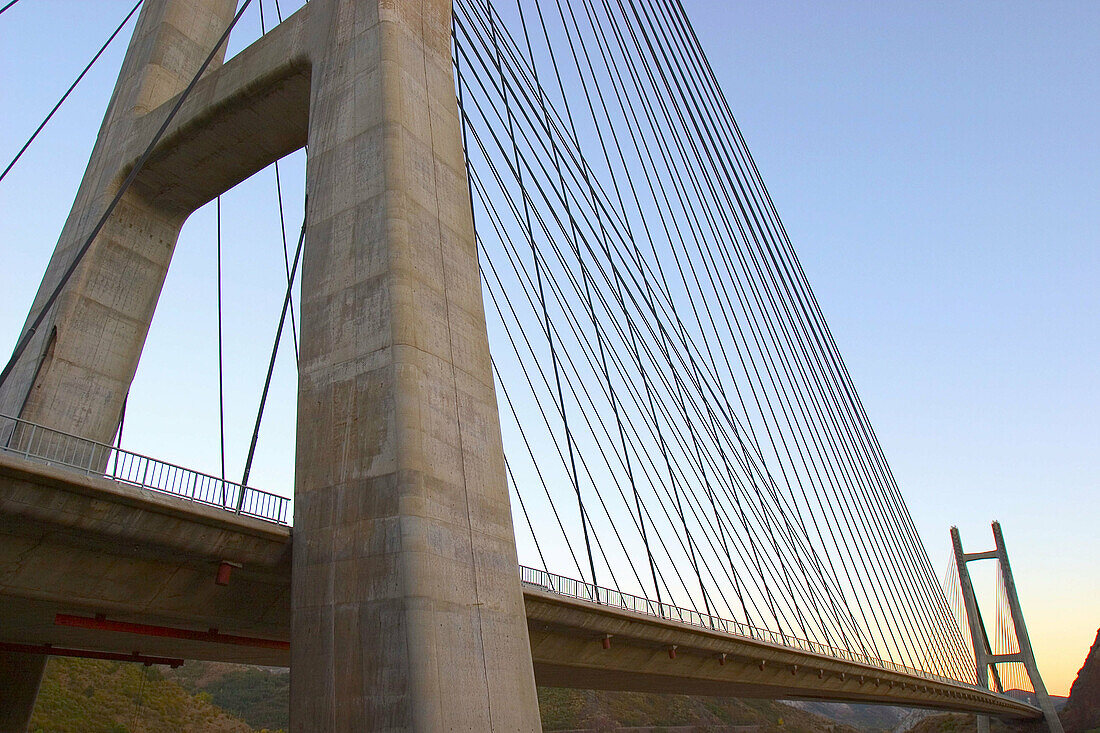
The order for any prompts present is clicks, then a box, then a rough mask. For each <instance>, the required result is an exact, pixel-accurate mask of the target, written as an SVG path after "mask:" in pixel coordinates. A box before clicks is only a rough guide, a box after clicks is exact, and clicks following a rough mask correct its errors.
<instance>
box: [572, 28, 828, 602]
mask: <svg viewBox="0 0 1100 733" xmlns="http://www.w3.org/2000/svg"><path fill="white" fill-rule="evenodd" d="M589 15H590V17H591V16H592V14H591V10H589ZM597 40H599V37H597ZM601 53H603V54H606V52H605V51H604V50H603V46H602V44H601ZM605 59H606V55H605ZM608 65H609V66H610V63H608ZM635 78H636V77H635ZM613 81H614V79H613ZM615 86H616V93H617V95H618V89H617V87H618V85H617V84H616V85H615ZM619 99H620V102H621V97H619ZM624 109H625V108H624ZM627 123H628V125H629V119H627ZM643 145H644V142H643ZM646 147H648V146H646ZM661 148H662V150H663V151H664V149H665V148H664V146H663V145H662V146H661ZM639 152H641V149H639ZM664 154H665V155H666V156H667V152H665V153H664ZM670 171H671V172H672V173H673V174H675V168H670ZM647 175H648V172H647ZM677 195H678V196H680V197H681V201H682V193H681V192H680V190H679V188H678V191H677ZM685 208H686V210H687V213H688V214H689V215H691V214H692V212H691V209H690V208H689V207H686V205H685ZM658 211H660V209H658ZM691 218H693V216H689V224H692V226H693V228H694V226H695V225H694V223H693V222H692V221H690V219H691ZM677 228H678V225H677ZM679 236H680V237H681V241H682V235H679ZM697 236H700V235H697ZM676 254H677V256H678V252H677V253H676ZM689 264H690V261H689ZM693 267H694V266H692V268H693ZM678 269H679V270H680V272H681V275H682V277H684V278H685V279H684V282H685V285H687V283H686V276H684V275H683V271H682V266H681V265H679V264H678ZM688 295H689V298H690V297H691V296H690V290H689V291H688ZM704 306H705V307H707V306H706V301H705V300H704ZM707 309H708V311H709V307H707ZM695 312H696V314H697V313H698V311H695ZM700 323H701V321H700ZM734 343H735V344H736V343H737V340H736V339H735V341H734ZM719 344H720V346H721V340H719ZM712 359H713V356H712ZM741 359H742V364H743V366H744V367H745V368H746V369H747V368H748V366H747V365H746V364H744V355H743V354H742V355H741ZM727 367H728V362H727ZM732 376H733V374H732V372H731V377H732ZM734 380H735V386H736V378H735V377H734ZM750 384H751V383H750ZM738 392H740V390H739V388H738ZM757 398H759V395H758V397H757ZM740 399H741V401H742V405H744V401H743V397H741V398H740ZM751 430H752V428H751V423H750V431H751ZM754 439H755V438H754ZM795 557H796V560H797V561H798V562H799V563H801V560H800V559H798V556H797V555H796V556H795ZM814 565H815V566H816V567H817V568H818V572H819V573H820V567H821V566H820V561H816V562H814ZM831 605H833V606H834V607H835V600H834V601H832V602H831Z"/></svg>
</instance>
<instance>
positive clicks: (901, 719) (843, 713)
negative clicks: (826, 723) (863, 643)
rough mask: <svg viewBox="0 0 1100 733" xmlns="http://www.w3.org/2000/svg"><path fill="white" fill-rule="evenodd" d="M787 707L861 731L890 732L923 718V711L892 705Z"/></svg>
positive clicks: (806, 703) (795, 704)
mask: <svg viewBox="0 0 1100 733" xmlns="http://www.w3.org/2000/svg"><path fill="white" fill-rule="evenodd" d="M787 704H788V705H791V706H792V707H796V708H798V709H800V710H805V711H806V712H808V713H814V714H815V715H820V716H821V717H823V718H828V719H829V720H833V721H836V722H838V723H843V724H845V725H848V726H851V727H853V728H855V729H857V730H861V731H892V730H894V729H895V728H898V727H899V726H900V727H901V728H902V729H903V730H904V729H906V728H908V725H906V723H915V722H916V721H917V720H918V719H920V718H922V717H925V715H926V712H925V711H918V710H916V709H915V708H899V707H894V706H892V705H860V704H857V703H844V702H818V701H813V702H809V701H802V700H791V701H788V702H787Z"/></svg>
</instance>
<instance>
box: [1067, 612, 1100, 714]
mask: <svg viewBox="0 0 1100 733" xmlns="http://www.w3.org/2000/svg"><path fill="white" fill-rule="evenodd" d="M1060 717H1061V719H1062V725H1063V726H1064V727H1065V729H1066V733H1086V731H1098V730H1100V630H1097V632H1096V640H1095V641H1094V642H1093V643H1092V648H1091V649H1089V653H1088V656H1086V657H1085V663H1084V664H1083V665H1082V666H1081V671H1079V672H1078V673H1077V679H1075V680H1074V681H1073V686H1072V687H1070V689H1069V699H1068V700H1067V701H1066V706H1065V707H1064V708H1063V709H1062V712H1061V714H1060Z"/></svg>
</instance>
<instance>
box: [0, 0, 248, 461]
mask: <svg viewBox="0 0 1100 733" xmlns="http://www.w3.org/2000/svg"><path fill="white" fill-rule="evenodd" d="M234 5H235V2H234V0H160V1H159V2H149V3H146V4H145V6H144V7H143V8H142V11H141V14H140V16H139V18H138V22H137V27H136V29H135V31H134V37H133V39H132V40H131V42H130V46H129V50H128V51H127V54H126V59H125V61H124V62H123V66H122V71H121V73H120V75H119V79H118V82H117V85H116V87H115V91H114V94H113V95H112V98H111V102H110V105H109V107H108V108H107V112H106V115H105V116H104V119H103V124H102V126H101V128H100V133H99V137H98V139H97V140H96V144H95V147H94V149H93V150H92V155H91V159H90V161H89V164H88V169H87V171H86V173H85V175H84V178H83V180H82V182H81V184H80V189H79V191H78V193H77V196H76V201H75V203H74V204H73V208H72V212H71V213H70V214H69V218H68V220H67V221H66V222H65V226H64V228H63V229H62V233H61V238H60V240H59V241H58V244H57V248H56V250H55V251H54V255H53V257H52V259H51V260H50V264H49V266H48V268H47V270H46V274H45V277H44V278H43V281H42V285H41V286H40V288H39V292H38V295H37V296H36V298H35V302H34V305H33V306H32V308H31V314H30V316H28V323H29V321H30V319H31V318H33V317H34V316H35V315H36V314H37V313H38V312H39V310H40V309H41V308H42V306H43V304H44V302H45V300H46V298H47V297H48V296H49V294H50V292H51V291H52V290H53V288H54V287H55V286H56V284H57V282H58V281H59V280H60V278H61V276H62V274H63V272H64V271H65V270H66V269H67V268H68V266H69V265H70V263H71V262H72V261H73V259H74V257H75V256H76V253H77V251H78V250H79V249H80V247H81V246H82V245H83V243H84V241H85V240H86V238H87V236H88V235H89V233H90V232H91V231H92V228H93V227H94V225H95V223H96V222H97V221H98V219H99V218H100V217H101V216H102V213H103V212H104V211H105V210H106V207H107V204H108V202H109V201H110V200H111V198H113V197H114V195H115V194H116V193H117V191H118V189H119V187H120V185H121V182H122V179H123V177H124V175H125V172H124V169H125V167H126V166H127V165H128V164H129V163H130V162H131V161H129V160H127V159H126V158H124V157H122V154H121V153H122V151H124V150H126V148H127V145H126V142H127V140H128V138H129V137H130V135H131V134H132V132H133V128H134V124H135V122H136V120H137V119H139V118H140V117H141V116H143V115H144V114H146V113H148V112H149V111H150V110H153V109H155V108H157V107H159V106H161V105H163V104H164V103H165V102H167V101H168V100H170V99H171V98H172V97H174V96H175V95H177V94H178V93H179V92H180V91H182V90H183V88H184V87H185V86H186V85H187V83H188V82H189V81H190V80H191V78H192V77H193V76H194V74H195V72H196V71H197V70H198V68H199V67H200V65H201V63H202V61H203V59H205V57H206V56H207V54H208V53H209V52H210V49H211V48H213V47H214V44H215V43H216V41H217V39H218V37H219V36H220V34H221V32H222V31H223V30H224V29H225V27H226V25H227V24H228V22H229V20H230V19H231V18H232V16H233V10H234ZM219 65H220V59H216V60H215V64H214V67H213V68H217V67H218V66H219ZM161 119H163V117H162V118H161ZM196 174H197V175H201V171H200V172H196ZM185 215H186V214H185V213H180V212H178V211H168V210H164V209H160V208H157V207H156V206H154V205H152V204H151V203H150V202H149V201H147V200H145V199H144V198H143V197H142V196H141V195H140V194H139V193H138V192H137V191H134V190H131V191H130V192H128V193H127V194H126V195H125V196H124V197H123V199H122V200H121V202H120V204H119V206H118V208H117V209H116V210H115V213H114V215H113V216H112V217H111V219H110V220H109V221H108V222H107V224H106V226H105V227H104V228H103V230H102V231H101V232H100V234H99V236H98V237H96V240H95V242H94V244H93V245H92V247H91V249H90V250H89V252H88V254H87V256H86V257H85V258H84V260H83V262H82V264H81V265H80V267H79V268H78V269H77V272H76V274H75V275H74V277H73V278H72V280H71V281H70V282H69V285H68V287H67V288H66V290H65V291H64V293H63V294H62V296H61V298H60V299H59V301H58V302H57V303H56V305H55V306H54V308H53V312H52V313H51V314H50V315H49V316H47V318H46V320H45V321H44V322H43V324H42V326H41V327H40V328H39V330H38V331H37V332H36V334H35V338H34V340H33V341H32V343H31V345H30V347H29V348H28V349H27V351H26V352H25V353H24V355H23V357H22V359H21V360H20V362H19V364H18V367H17V368H16V370H15V371H14V372H13V373H12V375H11V377H10V378H9V379H8V381H7V382H6V383H5V384H4V386H3V388H2V391H0V412H3V413H5V414H9V415H20V414H21V415H22V416H23V417H25V418H27V419H29V420H31V421H33V422H37V423H39V424H43V425H47V426H49V427H52V428H56V429H59V430H62V431H65V432H69V433H73V434H76V435H80V436H82V437H86V438H90V439H93V440H98V441H101V442H110V440H111V438H112V436H113V435H114V432H115V430H116V429H117V427H118V421H119V415H120V412H121V409H122V403H123V400H124V399H125V396H126V393H127V391H128V390H129V386H130V382H131V380H132V379H133V375H134V370H135V369H136V367H137V362H138V357H139V356H140V354H141V348H142V346H143V344H144V341H145V335H146V333H147V331H148V328H149V322H150V320H151V319H152V316H153V310H154V308H155V306H156V302H157V297H158V296H159V294H160V288H161V286H162V284H163V282H164V276H165V273H166V271H167V268H168V263H169V260H170V259H171V256H172V251H173V249H174V247H175V243H176V238H177V236H178V234H179V229H180V227H181V226H182V224H183V220H184V217H185Z"/></svg>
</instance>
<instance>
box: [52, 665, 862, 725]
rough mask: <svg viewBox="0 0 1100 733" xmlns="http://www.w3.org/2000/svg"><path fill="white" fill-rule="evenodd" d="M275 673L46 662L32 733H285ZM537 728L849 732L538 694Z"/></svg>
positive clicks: (582, 694)
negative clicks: (539, 725) (539, 723)
mask: <svg viewBox="0 0 1100 733" xmlns="http://www.w3.org/2000/svg"><path fill="white" fill-rule="evenodd" d="M289 682H290V675H289V673H288V672H287V671H286V670H283V669H269V668H263V667H247V666H240V665H231V664H214V663H209V662H188V663H187V664H185V665H183V666H182V667H181V668H179V669H176V670H171V669H163V668H157V667H150V668H144V667H142V666H141V665H138V664H130V663H120V662H101V661H93V660H83V659H61V658H59V659H52V660H50V663H49V665H48V666H47V668H46V675H45V678H44V679H43V683H42V690H41V692H40V694H39V699H38V704H37V706H36V707H35V712H34V717H33V719H32V727H31V731H32V733H162V732H164V733H167V732H168V731H171V732H172V733H177V732H178V733H256V732H257V731H265V730H266V731H279V730H286V728H287V727H288V722H289V714H288V707H289V691H290V685H289ZM539 707H540V710H541V712H542V720H543V727H544V729H545V730H546V731H547V732H548V733H550V732H552V731H592V732H596V731H600V732H603V731H616V730H621V729H629V730H632V731H637V732H638V733H641V732H642V731H650V730H653V731H656V730H662V731H673V730H675V731H678V732H680V731H683V733H701V732H702V731H708V732H709V733H727V732H732V731H735V732H736V733H758V732H759V733H772V732H778V731H783V732H784V733H787V732H789V733H819V732H824V731H829V732H830V733H855V731H856V730H857V728H854V727H850V726H847V725H843V724H838V723H836V722H835V721H831V720H827V719H825V718H823V717H820V716H818V715H814V714H813V713H811V712H807V711H804V710H799V709H798V708H795V707H793V706H791V705H788V704H784V703H781V702H773V701H770V700H737V699H732V698H706V697H699V698H692V697H685V696H680V695H653V694H643V693H612V692H595V691H585V690H565V689H557V688H540V689H539Z"/></svg>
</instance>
